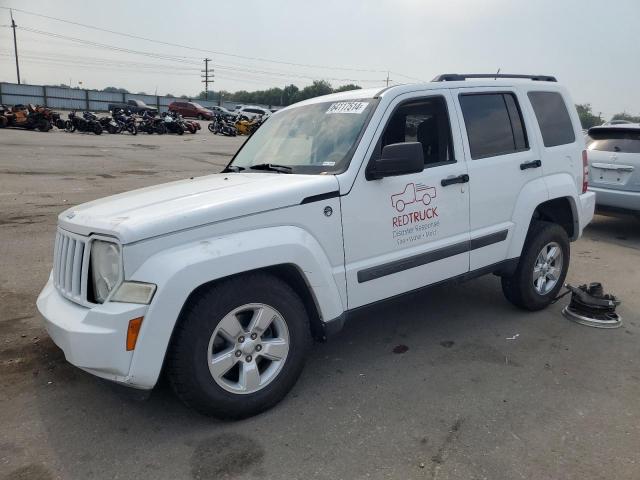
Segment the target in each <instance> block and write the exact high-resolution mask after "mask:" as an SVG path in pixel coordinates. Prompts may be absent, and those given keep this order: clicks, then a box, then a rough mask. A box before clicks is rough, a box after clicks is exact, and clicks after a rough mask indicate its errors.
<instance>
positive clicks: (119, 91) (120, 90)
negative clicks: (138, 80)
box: [102, 87, 129, 93]
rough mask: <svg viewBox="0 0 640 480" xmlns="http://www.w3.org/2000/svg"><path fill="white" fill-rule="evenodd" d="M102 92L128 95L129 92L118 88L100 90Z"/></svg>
mask: <svg viewBox="0 0 640 480" xmlns="http://www.w3.org/2000/svg"><path fill="white" fill-rule="evenodd" d="M102 91H103V92H110V93H129V90H127V89H126V88H118V87H106V88H103V89H102Z"/></svg>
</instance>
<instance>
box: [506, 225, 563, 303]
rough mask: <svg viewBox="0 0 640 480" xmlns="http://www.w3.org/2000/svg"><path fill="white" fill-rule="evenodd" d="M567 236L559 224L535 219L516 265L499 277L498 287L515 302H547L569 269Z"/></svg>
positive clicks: (550, 300)
mask: <svg viewBox="0 0 640 480" xmlns="http://www.w3.org/2000/svg"><path fill="white" fill-rule="evenodd" d="M569 256H570V248H569V237H568V236H567V232H566V231H565V230H564V228H562V227H561V226H560V225H557V224H555V223H550V222H540V221H538V222H535V223H534V224H533V225H532V226H531V228H530V230H529V234H528V235H527V239H526V241H525V244H524V247H523V249H522V255H521V256H520V261H519V262H518V267H517V268H516V271H515V273H514V274H513V275H512V276H508V277H507V276H504V277H502V291H503V292H504V295H505V297H506V298H507V300H509V301H510V302H511V303H513V304H514V305H515V306H517V307H520V308H523V309H525V310H532V311H535V310H542V309H543V308H546V307H547V306H549V305H550V304H551V302H552V301H553V299H554V298H555V297H556V295H557V294H558V292H559V291H560V289H561V288H562V286H563V284H564V280H565V278H566V276H567V270H568V269H569Z"/></svg>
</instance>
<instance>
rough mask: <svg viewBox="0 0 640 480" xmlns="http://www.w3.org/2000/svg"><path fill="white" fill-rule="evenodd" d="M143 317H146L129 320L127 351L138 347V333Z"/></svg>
mask: <svg viewBox="0 0 640 480" xmlns="http://www.w3.org/2000/svg"><path fill="white" fill-rule="evenodd" d="M143 318H144V317H138V318H134V319H132V320H129V327H128V328H127V352H130V351H131V350H133V349H134V348H136V342H137V341H138V334H139V333H140V327H141V326H142V320H143Z"/></svg>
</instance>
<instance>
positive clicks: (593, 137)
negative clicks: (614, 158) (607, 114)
mask: <svg viewBox="0 0 640 480" xmlns="http://www.w3.org/2000/svg"><path fill="white" fill-rule="evenodd" d="M588 143H589V146H588V147H587V148H588V149H589V150H598V151H600V152H619V153H640V129H637V130H623V129H613V128H611V129H607V130H605V129H602V130H597V131H591V132H589V142H588Z"/></svg>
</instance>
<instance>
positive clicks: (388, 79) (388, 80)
mask: <svg viewBox="0 0 640 480" xmlns="http://www.w3.org/2000/svg"><path fill="white" fill-rule="evenodd" d="M390 81H391V79H390V78H389V71H387V87H388V86H389V82H390Z"/></svg>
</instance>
